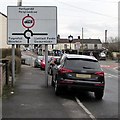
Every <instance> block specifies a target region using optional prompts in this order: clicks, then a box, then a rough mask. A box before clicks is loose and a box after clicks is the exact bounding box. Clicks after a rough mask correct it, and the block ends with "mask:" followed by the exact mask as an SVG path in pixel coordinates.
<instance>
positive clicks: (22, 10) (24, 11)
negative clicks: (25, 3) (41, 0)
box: [19, 7, 37, 13]
mask: <svg viewBox="0 0 120 120" xmlns="http://www.w3.org/2000/svg"><path fill="white" fill-rule="evenodd" d="M19 13H37V11H36V10H34V8H33V7H30V8H25V7H24V8H21V7H20V8H19Z"/></svg>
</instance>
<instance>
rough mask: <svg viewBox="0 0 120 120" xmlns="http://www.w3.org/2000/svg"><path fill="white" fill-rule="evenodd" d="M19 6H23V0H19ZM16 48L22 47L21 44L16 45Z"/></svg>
mask: <svg viewBox="0 0 120 120" xmlns="http://www.w3.org/2000/svg"><path fill="white" fill-rule="evenodd" d="M17 6H22V0H17ZM16 48H20V45H16Z"/></svg>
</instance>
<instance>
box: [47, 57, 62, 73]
mask: <svg viewBox="0 0 120 120" xmlns="http://www.w3.org/2000/svg"><path fill="white" fill-rule="evenodd" d="M57 59H60V56H53V57H52V59H51V61H49V63H48V73H49V74H50V75H52V72H53V70H52V69H53V67H54V65H55V62H56V60H57Z"/></svg>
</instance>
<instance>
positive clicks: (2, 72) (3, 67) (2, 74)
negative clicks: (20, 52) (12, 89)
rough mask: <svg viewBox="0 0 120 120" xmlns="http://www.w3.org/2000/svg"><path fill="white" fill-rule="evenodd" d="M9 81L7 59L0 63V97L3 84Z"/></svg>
mask: <svg viewBox="0 0 120 120" xmlns="http://www.w3.org/2000/svg"><path fill="white" fill-rule="evenodd" d="M8 81H9V72H8V61H4V62H3V63H0V97H1V96H2V93H3V87H4V85H7V84H8Z"/></svg>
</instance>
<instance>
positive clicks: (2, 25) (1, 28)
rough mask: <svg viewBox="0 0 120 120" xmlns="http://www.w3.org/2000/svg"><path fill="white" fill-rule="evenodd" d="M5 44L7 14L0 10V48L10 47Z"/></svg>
mask: <svg viewBox="0 0 120 120" xmlns="http://www.w3.org/2000/svg"><path fill="white" fill-rule="evenodd" d="M10 47H11V46H10V45H7V16H6V15H4V14H3V13H1V12H0V48H10Z"/></svg>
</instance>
